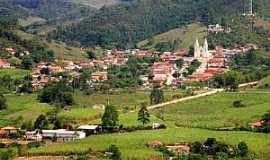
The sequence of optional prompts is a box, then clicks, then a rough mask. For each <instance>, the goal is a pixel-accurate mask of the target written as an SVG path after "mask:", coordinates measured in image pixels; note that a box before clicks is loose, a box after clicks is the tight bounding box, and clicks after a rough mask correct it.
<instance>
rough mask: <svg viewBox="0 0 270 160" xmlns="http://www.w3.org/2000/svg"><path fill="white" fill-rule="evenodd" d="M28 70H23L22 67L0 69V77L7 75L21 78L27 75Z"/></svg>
mask: <svg viewBox="0 0 270 160" xmlns="http://www.w3.org/2000/svg"><path fill="white" fill-rule="evenodd" d="M29 74H30V71H29V70H23V69H0V77H2V76H4V75H9V76H11V78H13V79H22V78H23V77H25V76H26V75H29Z"/></svg>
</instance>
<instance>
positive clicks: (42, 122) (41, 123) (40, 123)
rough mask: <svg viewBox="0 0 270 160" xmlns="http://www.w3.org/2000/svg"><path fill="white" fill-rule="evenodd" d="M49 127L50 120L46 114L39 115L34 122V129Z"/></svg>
mask: <svg viewBox="0 0 270 160" xmlns="http://www.w3.org/2000/svg"><path fill="white" fill-rule="evenodd" d="M47 127H48V120H47V118H46V116H45V115H43V114H41V115H40V116H38V118H37V119H36V121H35V123H34V127H33V128H34V129H46V128H47Z"/></svg>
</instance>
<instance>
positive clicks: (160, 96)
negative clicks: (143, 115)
mask: <svg viewBox="0 0 270 160" xmlns="http://www.w3.org/2000/svg"><path fill="white" fill-rule="evenodd" d="M163 101H164V93H163V90H162V89H161V88H160V86H154V87H153V89H152V91H151V94H150V102H151V104H158V103H161V102H163Z"/></svg>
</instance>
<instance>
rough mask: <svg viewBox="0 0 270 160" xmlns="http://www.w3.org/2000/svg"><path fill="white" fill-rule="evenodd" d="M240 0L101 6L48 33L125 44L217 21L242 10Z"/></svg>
mask: <svg viewBox="0 0 270 160" xmlns="http://www.w3.org/2000/svg"><path fill="white" fill-rule="evenodd" d="M242 5H243V3H242V0H196V1H190V0H137V1H135V2H133V3H131V4H128V5H127V4H126V5H124V4H122V5H118V6H113V7H105V8H102V9H100V10H99V11H98V12H97V13H96V14H95V15H94V16H90V17H89V18H86V19H85V20H84V21H82V22H81V23H79V24H78V25H75V26H72V27H62V28H59V30H58V31H57V32H55V33H52V34H51V36H52V37H53V38H55V39H58V40H63V41H68V42H70V41H78V42H80V43H81V44H83V45H101V46H106V45H111V44H112V43H114V45H118V46H120V47H121V46H124V45H127V44H132V43H133V42H138V41H140V40H143V39H146V38H149V37H151V36H153V35H154V34H157V33H162V32H165V31H168V30H169V29H172V28H176V27H179V26H183V25H185V24H189V23H191V22H193V21H201V22H203V23H205V24H208V23H217V22H220V21H221V17H222V16H224V15H225V14H226V15H228V14H237V13H239V14H240V13H242Z"/></svg>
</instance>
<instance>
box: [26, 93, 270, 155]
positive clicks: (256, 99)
mask: <svg viewBox="0 0 270 160" xmlns="http://www.w3.org/2000/svg"><path fill="white" fill-rule="evenodd" d="M269 96H270V92H268V91H267V90H259V89H249V90H241V92H238V93H219V94H216V95H212V96H208V97H203V98H199V99H196V100H192V101H186V102H181V103H178V104H174V105H168V106H166V107H164V108H163V109H162V110H154V111H151V112H154V114H156V115H160V114H163V117H164V119H165V121H163V123H165V124H167V127H168V128H167V129H165V130H156V131H137V132H132V133H121V134H120V133H119V134H106V135H97V136H91V137H88V138H86V139H83V140H80V141H76V142H69V143H65V144H56V145H52V144H48V145H45V146H43V147H41V148H37V149H31V150H30V151H29V152H30V153H31V154H34V155H42V154H52V155H58V154H63V153H67V152H68V153H74V152H87V151H88V150H89V149H90V148H91V149H94V150H105V149H106V148H107V147H108V146H109V145H110V144H116V145H117V146H118V147H119V148H120V150H121V152H122V155H123V159H132V158H136V159H142V160H143V159H161V157H160V154H159V153H158V152H156V151H154V150H153V149H150V148H147V147H146V145H145V144H146V143H147V142H148V141H151V140H159V141H162V142H163V143H181V142H194V141H202V140H205V139H206V138H208V137H214V138H217V139H218V140H220V141H223V142H225V143H228V144H232V145H234V144H237V143H239V142H240V141H245V142H246V143H247V144H248V146H249V147H250V149H251V150H252V151H254V152H255V153H256V155H257V157H258V159H265V160H268V159H269V158H270V156H269V153H270V134H262V133H252V132H241V131H227V132H224V131H214V130H208V129H206V128H211V129H212V128H219V127H231V126H237V125H241V124H246V123H248V122H250V121H252V120H254V119H257V118H259V117H260V116H261V115H262V114H265V113H267V112H269V110H270V109H269V105H268V104H269V103H270V99H269ZM235 100H242V101H243V103H244V104H245V105H246V107H245V108H234V107H233V106H232V103H233V101H235ZM160 112H161V113H160ZM119 119H120V123H121V124H122V123H123V124H124V125H126V126H129V125H138V122H137V120H136V119H137V113H136V112H133V113H127V114H121V115H120V117H119ZM155 121H158V122H159V121H161V120H159V119H157V118H156V117H155V116H152V122H155ZM94 122H98V121H94ZM175 124H177V125H175ZM179 126H181V127H179ZM203 128H204V129H203ZM131 153H132V154H131Z"/></svg>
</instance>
